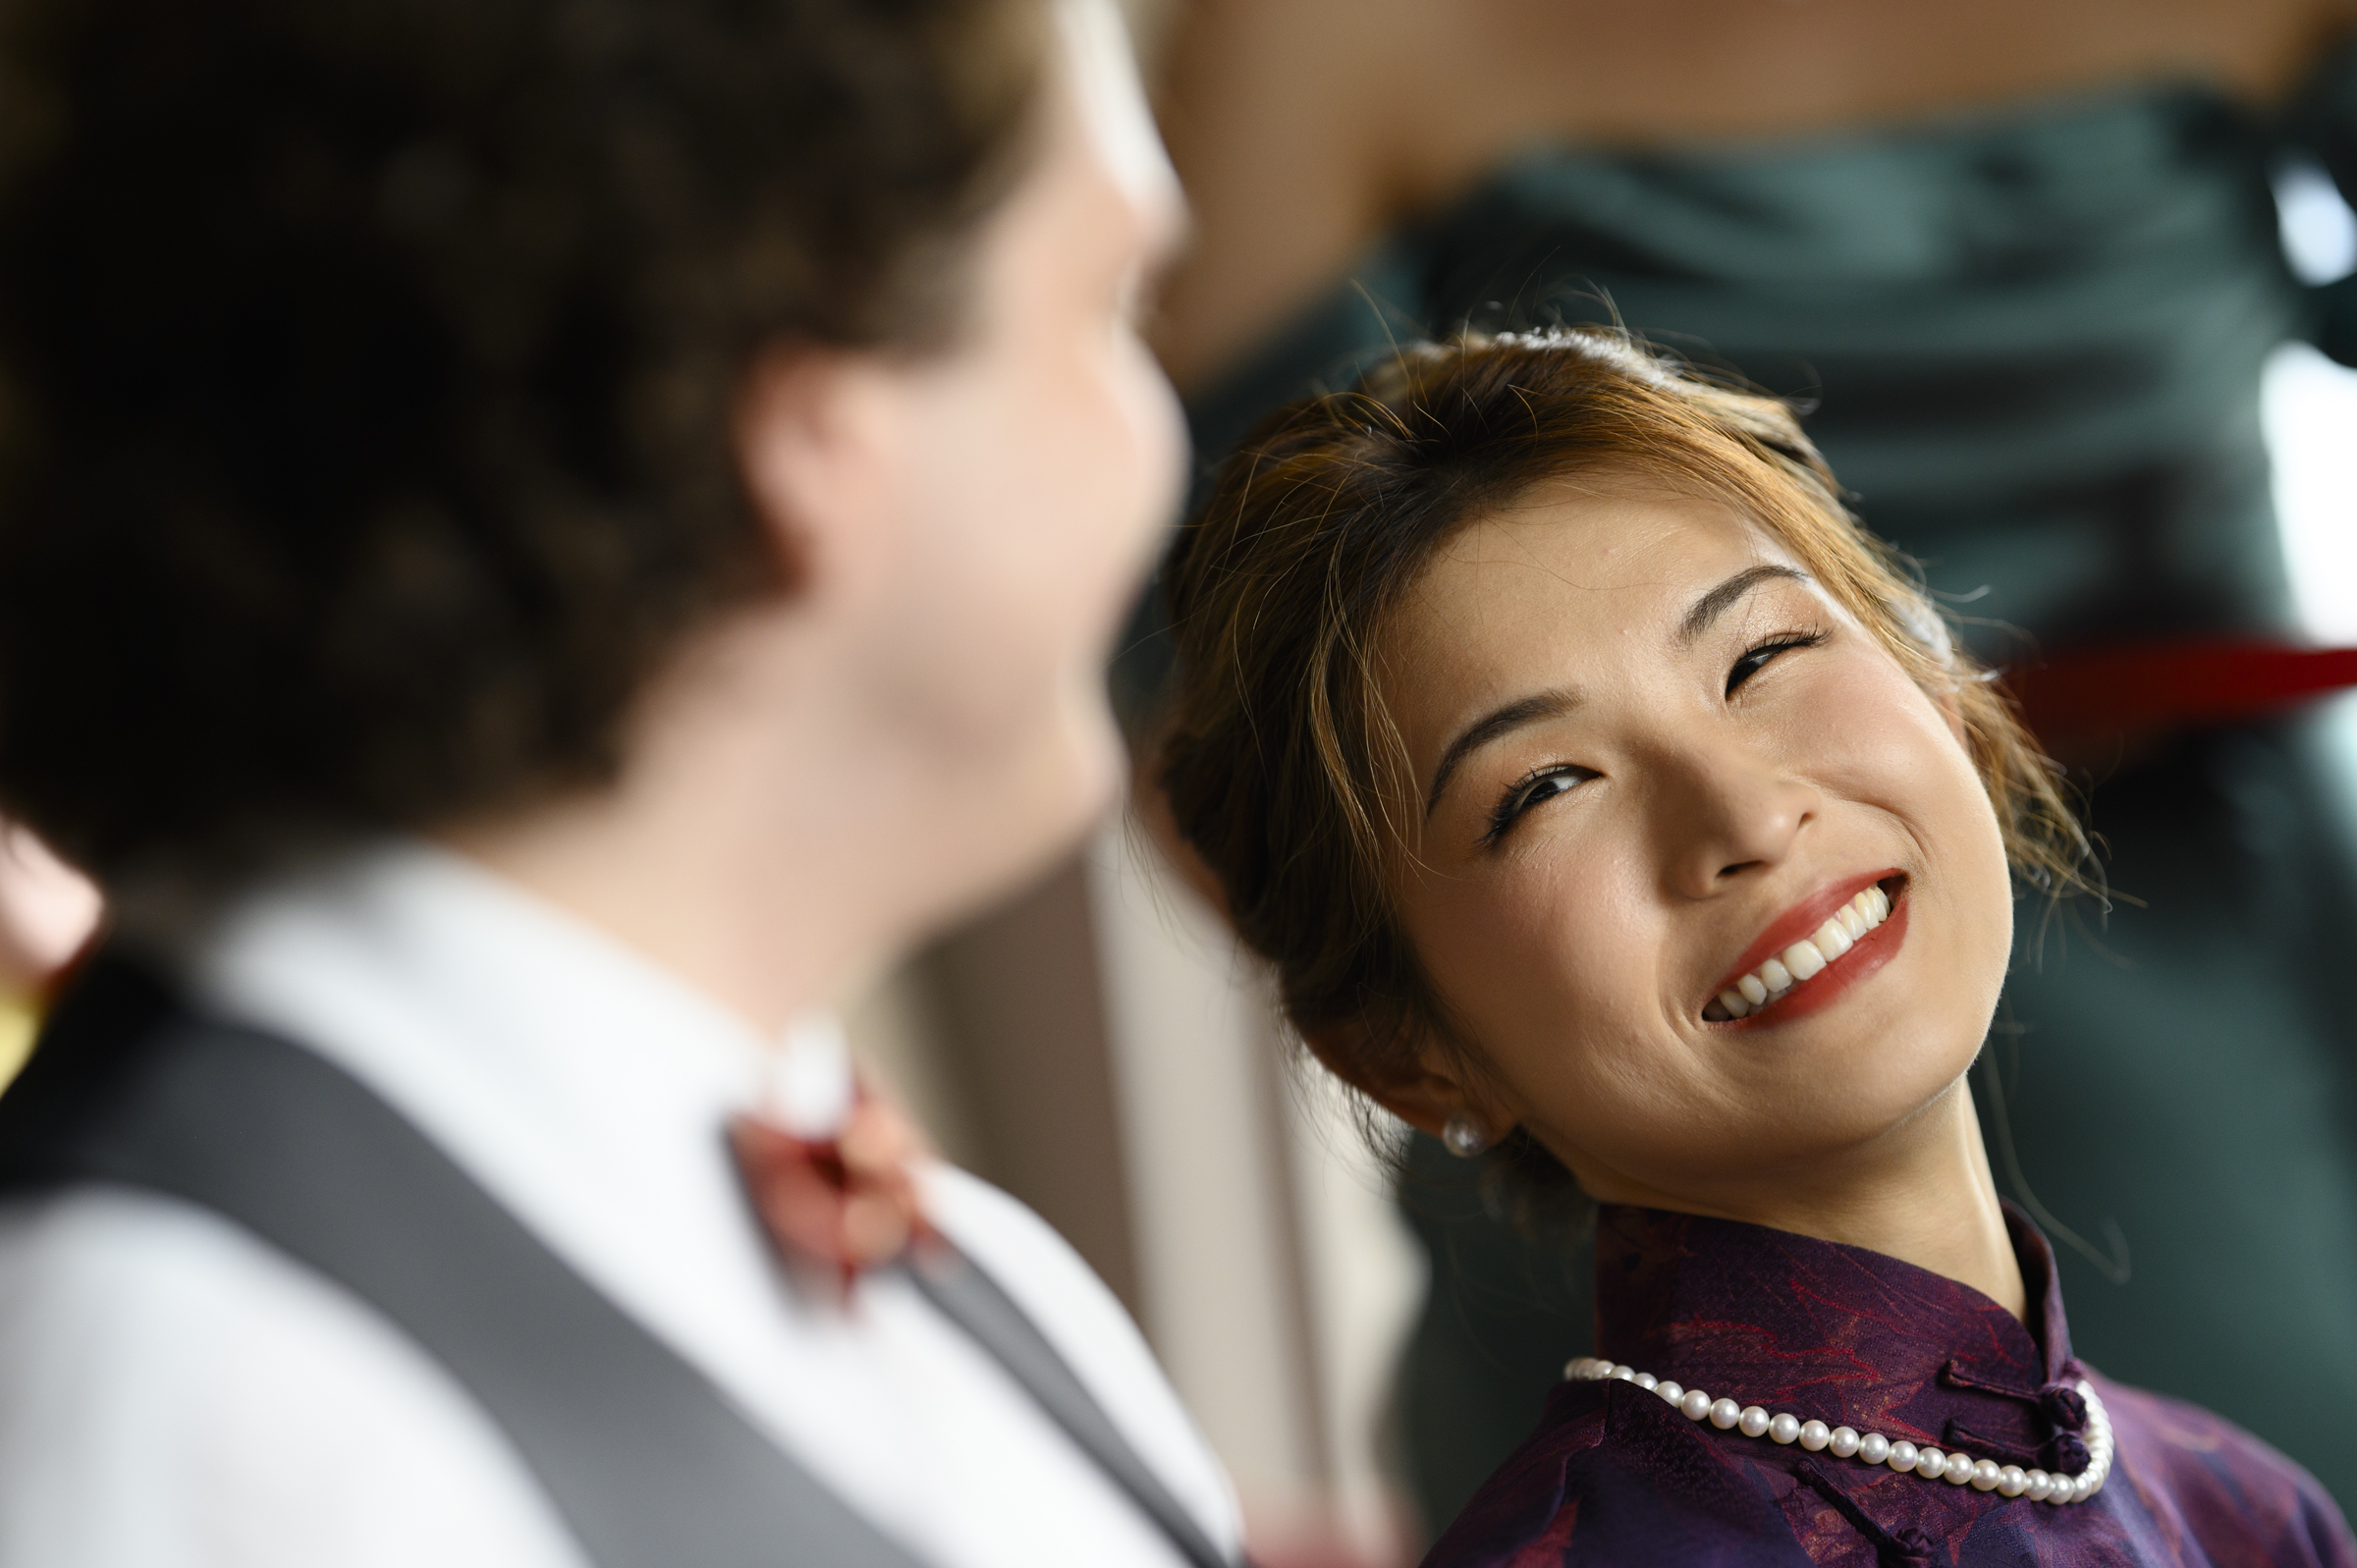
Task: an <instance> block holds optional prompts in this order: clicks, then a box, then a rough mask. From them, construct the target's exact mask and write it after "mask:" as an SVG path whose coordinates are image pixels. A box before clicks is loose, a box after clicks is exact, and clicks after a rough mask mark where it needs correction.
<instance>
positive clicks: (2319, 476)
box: [0, 0, 2357, 1568]
mask: <svg viewBox="0 0 2357 1568" xmlns="http://www.w3.org/2000/svg"><path fill="white" fill-rule="evenodd" d="M1130 8H1131V11H1132V15H1133V24H1134V27H1135V31H1136V34H1137V37H1138V39H1139V42H1140V47H1141V50H1142V51H1143V53H1144V55H1145V63H1146V67H1147V70H1148V73H1149V77H1150V78H1151V77H1152V76H1153V75H1154V74H1155V72H1156V70H1157V67H1158V65H1159V61H1160V51H1161V48H1162V46H1163V44H1164V42H1165V40H1166V39H1167V38H1168V37H1169V36H1170V29H1171V27H1173V25H1174V23H1175V22H1176V21H1178V20H1179V19H1178V18H1177V17H1176V16H1175V15H1174V13H1173V12H1172V10H1171V0H1130ZM2274 189H2275V196H2276V202H2277V208H2278V216H2279V220H2280V231H2281V243H2282V247H2283V251H2284V255H2285V257H2286V260H2287V262H2288V265H2289V267H2290V269H2291V270H2292V272H2293V273H2294V274H2295V275H2296V276H2297V277H2298V278H2300V279H2301V280H2303V281H2304V282H2307V283H2311V284H2321V283H2326V282H2330V281H2331V280H2334V279H2337V278H2340V277H2343V276H2346V275H2348V274H2349V273H2350V272H2351V271H2352V269H2353V268H2357V217H2352V214H2351V212H2350V209H2349V208H2348V206H2347V205H2346V204H2345V203H2344V202H2343V201H2342V200H2341V198H2340V196H2339V195H2338V193H2337V192H2336V191H2335V189H2334V188H2333V186H2332V183H2331V181H2330V178H2328V177H2327V175H2326V174H2325V173H2324V171H2323V170H2322V168H2320V167H2319V166H2317V165H2315V164H2313V163H2310V162H2304V161H2299V160H2296V159H2295V160H2289V161H2283V162H2281V163H2280V164H2279V166H2278V167H2277V168H2276V169H2275V174H2274ZM1637 324H1638V325H1642V323H1637ZM2263 414H2264V427H2265V435H2266V442H2267V448H2268V455H2269V457H2270V459H2271V460H2272V462H2273V480H2272V483H2273V490H2274V495H2275V501H2276V505H2277V509H2278V513H2279V517H2280V526H2281V530H2282V545H2283V550H2284V555H2285V559H2286V561H2287V563H2288V567H2289V571H2290V578H2291V583H2292V589H2293V594H2294V598H2295V601H2296V609H2297V616H2298V620H2299V630H2300V632H2301V633H2302V634H2303V635H2304V636H2305V637H2306V638H2307V639H2308V640H2311V641H2313V642H2316V643H2319V644H2352V645H2357V374H2352V373H2351V372H2349V371H2347V370H2344V369H2341V368H2339V367H2338V366H2336V365H2334V364H2333V363H2331V362H2330V361H2329V360H2327V359H2326V358H2325V357H2324V356H2323V355H2322V354H2320V353H2319V352H2318V351H2315V350H2314V349H2311V348H2308V347H2305V346H2304V345H2285V346H2283V347H2281V348H2278V349H2276V350H2275V351H2274V353H2273V356H2272V357H2271V358H2270V359H2269V360H2268V362H2267V365H2266V369H2265V375H2264V387H2263ZM2321 723H2322V724H2323V725H2324V727H2325V730H2326V731H2327V732H2328V733H2329V734H2330V735H2331V736H2333V737H2335V743H2336V744H2337V745H2339V746H2340V747H2341V748H2342V750H2343V752H2344V753H2345V757H2346V761H2347V764H2348V766H2347V771H2346V774H2345V777H2347V778H2349V779H2357V706H2352V705H2351V703H2350V702H2349V701H2348V700H2347V699H2334V705H2333V707H2332V708H2331V711H2330V714H2329V715H2328V716H2327V717H2326V718H2324V719H2323V720H2322V721H2321ZM94 918H95V899H94V898H93V897H92V895H91V894H90V893H89V892H88V890H87V889H86V888H85V887H84V886H82V884H81V883H80V881H79V879H77V878H76V877H74V875H73V874H72V873H71V872H69V871H67V870H66V869H65V868H63V867H61V866H58V865H57V864H56V863H55V862H54V861H53V860H51V859H50V858H49V857H48V856H47V855H46V854H45V852H44V851H42V850H41V848H40V847H39V845H38V844H37V843H35V842H33V841H32V840H31V839H30V838H27V836H25V835H24V834H22V833H21V832H17V831H13V830H12V831H10V832H8V834H7V835H6V838H5V840H4V841H0V993H5V1002H4V1003H0V1080H4V1079H5V1077H6V1076H7V1074H8V1073H9V1072H11V1071H13V1070H14V1067H15V1065H16V1064H17V1062H18V1061H19V1059H21V1056H22V1053H23V1051H24V1049H25V1047H26V1045H27V1043H28V1041H29V1039H30V1033H31V1028H32V1021H33V1017H34V1014H35V1012H36V1011H37V1007H38V998H39V996H40V993H41V989H42V987H43V985H44V984H45V983H46V980H47V978H48V977H49V976H51V975H52V974H53V973H54V971H55V970H56V968H57V966H58V965H59V964H60V963H62V962H63V961H65V959H66V958H67V957H68V955H69V954H70V953H71V952H72V951H73V949H74V948H75V946H77V945H78V943H79V942H80V940H81V938H82V935H83V933H85V932H86V931H87V929H88V928H89V925H90V922H91V921H92V920H93V919H94ZM850 1024H851V1032H852V1038H853V1041H854V1044H855V1047H856V1049H857V1050H858V1051H859V1053H860V1054H862V1055H863V1056H864V1057H865V1058H866V1060H867V1062H868V1063H869V1065H870V1068H871V1070H872V1071H874V1072H875V1073H876V1074H878V1075H879V1076H881V1077H882V1078H884V1079H886V1080H888V1081H889V1082H890V1083H891V1084H893V1085H894V1086H896V1087H897V1088H898V1090H899V1092H900V1093H901V1094H902V1095H903V1096H904V1099H905V1100H906V1101H907V1102H908V1103H909V1104H910V1105H911V1106H912V1108H914V1109H915V1110H916V1112H917V1113H918V1114H919V1115H920V1117H921V1118H922V1120H923V1121H924V1122H925V1124H926V1125H927V1126H928V1127H929V1128H930V1129H931V1130H932V1132H933V1134H934V1136H935V1137H936V1139H937V1140H938V1142H939V1144H940V1146H941V1147H942V1149H943V1150H944V1152H945V1153H946V1154H947V1155H948V1156H949V1157H950V1158H951V1159H953V1160H955V1161H957V1162H959V1163H961V1164H963V1165H965V1166H967V1167H968V1168H970V1169H972V1170H974V1171H976V1172H978V1173H980V1174H981V1175H983V1176H985V1177H987V1178H988V1179H990V1180H992V1181H995V1182H997V1183H998V1184H1000V1185H1002V1186H1004V1187H1006V1188H1007V1189H1009V1190H1010V1191H1012V1192H1014V1194H1015V1195H1017V1196H1018V1197H1020V1198H1022V1199H1023V1200H1024V1201H1025V1202H1027V1203H1029V1204H1030V1205H1031V1206H1032V1207H1034V1208H1035V1209H1037V1210H1038V1211H1039V1212H1040V1213H1041V1214H1042V1215H1044V1216H1045V1217H1047V1218H1048V1219H1049V1220H1050V1221H1051V1222H1053V1223H1054V1224H1056V1225H1057V1226H1058V1227H1059V1228H1060V1229H1061V1230H1062V1231H1063V1232H1064V1233H1065V1234H1066V1235H1067V1236H1069V1238H1070V1239H1071V1241H1072V1242H1073V1243H1074V1245H1075V1246H1077V1247H1078V1248H1079V1250H1080V1251H1081V1252H1082V1253H1083V1254H1084V1255H1085V1256H1086V1257H1087V1258H1088V1260H1089V1262H1090V1263H1091V1264H1092V1265H1094V1267H1095V1268H1096V1269H1097V1271H1099V1272H1100V1273H1101V1274H1102V1275H1103V1276H1104V1277H1105V1278H1106V1279H1107V1281H1109V1282H1110V1283H1111V1285H1112V1286H1113V1288H1114V1289H1115V1291H1116V1292H1117V1293H1118V1294H1119V1295H1120V1296H1121V1297H1122V1298H1123V1300H1124V1302H1126V1303H1127V1305H1128V1306H1129V1308H1130V1309H1131V1311H1132V1312H1133V1313H1134V1314H1135V1315H1136V1316H1137V1318H1138V1320H1139V1322H1140V1323H1141V1324H1142V1325H1144V1327H1145V1330H1146V1333H1147V1335H1148V1337H1149V1338H1150V1339H1151V1341H1152V1342H1153V1345H1154V1347H1155V1349H1156V1350H1157V1352H1158V1353H1159V1354H1160V1356H1161V1357H1162V1360H1163V1362H1164V1364H1165V1365H1166V1366H1167V1367H1168V1368H1169V1370H1170V1373H1171V1376H1172V1378H1173V1379H1174V1380H1175V1382H1176V1383H1177V1385H1178V1390H1179V1392H1180V1393H1181V1395H1182V1396H1183V1397H1184V1398H1185V1399H1186V1401H1187V1402H1188V1404H1189V1406H1190V1407H1191V1408H1192V1409H1193V1411H1194V1412H1195V1414H1196V1416H1197V1418H1198V1420H1199V1421H1200V1422H1201V1424H1202V1426H1203V1428H1204V1430H1205V1432H1206V1433H1207V1434H1208V1436H1209V1438H1210V1440H1211V1442H1212V1444H1213V1446H1214V1447H1215V1448H1216V1449H1217V1450H1218V1452H1219V1454H1220V1455H1221V1457H1222V1458H1223V1459H1224V1460H1225V1461H1226V1463H1227V1465H1228V1467H1229V1469H1230V1471H1231V1473H1232V1474H1233V1477H1234V1479H1235V1482H1236V1485H1237V1487H1238V1488H1239V1490H1240V1491H1241V1493H1242V1496H1243V1500H1244V1503H1245V1508H1246V1513H1247V1518H1248V1520H1249V1522H1250V1530H1251V1535H1252V1539H1253V1541H1254V1549H1255V1551H1256V1554H1257V1555H1258V1556H1259V1558H1260V1560H1261V1561H1262V1562H1263V1563H1265V1564H1266V1565H1268V1568H1345V1565H1347V1568H1393V1565H1398V1564H1403V1563H1406V1562H1410V1561H1412V1560H1414V1558H1415V1556H1416V1555H1417V1554H1418V1553H1419V1552H1420V1550H1421V1546H1422V1544H1423V1542H1424V1541H1425V1540H1426V1535H1427V1530H1428V1527H1429V1525H1431V1524H1433V1523H1436V1522H1438V1521H1428V1520H1425V1519H1423V1518H1420V1517H1419V1515H1418V1511H1417V1507H1416V1505H1415V1504H1414V1503H1412V1502H1411V1501H1410V1500H1409V1499H1410V1497H1411V1496H1412V1495H1413V1488H1412V1487H1410V1486H1409V1485H1408V1484H1407V1482H1406V1481H1405V1479H1404V1477H1405V1473H1406V1472H1405V1468H1404V1462H1403V1459H1402V1452H1403V1450H1402V1443H1401V1434H1400V1432H1399V1423H1398V1401H1397V1399H1396V1397H1395V1388H1396V1386H1397V1372H1398V1365H1399V1361H1400V1356H1401V1352H1402V1347H1403V1345H1404V1344H1405V1342H1406V1340H1407V1337H1408V1334H1409V1332H1410V1329H1411V1326H1412V1325H1413V1324H1414V1322H1415V1320H1416V1318H1417V1315H1418V1313H1419V1312H1420V1310H1421V1309H1422V1306H1423V1303H1424V1301H1425V1297H1426V1292H1427V1289H1428V1285H1429V1283H1430V1281H1429V1279H1428V1274H1429V1272H1430V1270H1429V1266H1428V1264H1427V1262H1426V1255H1425V1253H1424V1252H1423V1251H1422V1250H1421V1249H1420V1248H1419V1247H1418V1246H1417V1245H1416V1244H1415V1242H1414V1240H1413V1239H1412V1237H1411V1235H1410V1233H1409V1231H1408V1230H1407V1228H1406V1226H1405V1224H1404V1223H1403V1222H1402V1220H1401V1218H1400V1217H1399V1214H1398V1209H1397V1206H1396V1205H1395V1203H1394V1201H1393V1195H1392V1193H1391V1191H1390V1185H1389V1182H1390V1177H1389V1175H1388V1174H1387V1170H1386V1167H1385V1166H1384V1164H1383V1163H1382V1162H1380V1161H1379V1160H1378V1159H1377V1157H1376V1155H1375V1154H1374V1153H1373V1152H1372V1151H1371V1150H1370V1148H1369V1147H1368V1144H1367V1140H1366V1138H1365V1137H1364V1136H1363V1134H1362V1126H1361V1117H1360V1114H1359V1112H1358V1110H1357V1108H1354V1107H1352V1106H1350V1105H1348V1104H1346V1103H1345V1102H1344V1100H1343V1097H1342V1096H1341V1095H1340V1094H1339V1093H1338V1092H1337V1091H1335V1090H1334V1089H1332V1088H1331V1087H1330V1086H1328V1085H1327V1084H1326V1082H1325V1081H1324V1080H1322V1079H1321V1078H1319V1077H1317V1076H1315V1075H1313V1074H1310V1073H1306V1072H1302V1071H1300V1070H1297V1067H1296V1057H1295V1053H1294V1051H1293V1050H1292V1048H1291V1045H1290V1043H1289V1042H1288V1040H1287V1039H1286V1037H1285V1031H1284V1029H1283V1026H1282V1024H1281V1022H1280V1020H1279V1019H1278V1017H1277V1015H1276V1012H1275V1009H1274V1006H1273V1002H1272V997H1271V991H1270V987H1269V985H1268V983H1267V980H1266V977H1265V976H1264V975H1263V974H1262V973H1261V972H1260V970H1259V969H1258V968H1257V966H1256V965H1255V964H1254V963H1253V962H1252V961H1251V960H1249V959H1248V958H1246V957H1244V956H1243V955H1241V954H1239V953H1238V952H1237V951H1236V949H1235V947H1234V946H1233V943H1232V942H1231V941H1230V940H1229V938H1228V937H1227V935H1226V933H1225V931H1224V929H1223V928H1222V926H1221V925H1220V923H1219V922H1218V920H1217V919H1216V917H1214V916H1213V915H1212V914H1211V912H1210V911H1209V910H1208V909H1207V908H1206V907H1205V906H1204V905H1203V904H1202V903H1201V902H1200V900H1198V899H1197V898H1196V896H1195V895H1194V894H1193V893H1191V892H1188V891H1187V890H1186V889H1185V888H1184V887H1183V886H1181V885H1180V884H1179V883H1178V880H1177V879H1176V878H1175V877H1173V876H1172V875H1171V874H1170V872H1169V871H1168V869H1167V868H1166V866H1165V864H1164V863H1163V861H1162V860H1161V858H1160V856H1159V854H1158V852H1157V851H1156V850H1155V848H1154V847H1153V846H1152V843H1151V842H1150V840H1149V839H1148V838H1147V837H1146V836H1145V835H1144V834H1143V833H1141V832H1140V831H1139V830H1138V829H1137V828H1136V827H1135V826H1134V825H1133V824H1130V823H1119V824H1114V825H1112V826H1109V827H1107V828H1106V829H1105V830H1104V831H1103V832H1102V833H1100V834H1099V835H1098V837H1097V838H1095V839H1094V840H1093V841H1092V842H1091V843H1090V844H1089V845H1088V846H1087V847H1086V848H1085V850H1084V851H1083V852H1082V853H1080V854H1079V855H1077V856H1076V857H1074V858H1073V859H1072V860H1071V861H1070V862H1069V864H1067V865H1066V866H1064V867H1063V868H1061V869H1060V870H1059V871H1057V872H1056V873H1055V874H1054V875H1053V876H1051V877H1049V878H1048V879H1047V880H1045V881H1044V882H1043V883H1041V884H1040V885H1039V886H1038V887H1036V888H1035V889H1033V890H1032V891H1031V892H1028V893H1027V894H1025V895H1024V896H1022V897H1020V898H1018V899H1016V900H1014V902H1013V903H1011V904H1010V905H1008V906H1007V907H1005V908H1002V909H1000V910H997V911H995V912H993V913H991V914H990V915H988V916H987V917H985V918H983V919H980V920H977V921H975V922H973V923H972V924H971V925H970V926H968V927H967V928H966V929H963V930H961V931H959V932H957V933H955V934H953V935H951V936H949V937H948V938H946V939H945V940H943V941H942V942H940V943H939V944H937V945H936V946H934V947H933V948H932V949H930V950H929V951H927V952H925V953H923V954H922V955H921V956H919V957H918V958H917V959H915V960H914V961H913V962H911V963H909V964H907V965H906V966H904V967H903V968H902V969H900V970H898V971H896V972H894V973H892V974H889V975H885V976H882V977H879V979H878V980H877V981H876V983H875V984H874V986H873V987H872V989H871V990H870V991H869V992H868V994H867V995H866V996H865V997H864V998H863V999H862V1000H860V1001H859V1003H858V1005H857V1006H856V1007H855V1008H854V1009H853V1011H852V1014H851V1018H850ZM2049 1196H2050V1197H2051V1196H2053V1195H2052V1194H2050V1195H2049ZM2126 1239H2127V1240H2128V1241H2129V1242H2131V1243H2132V1242H2133V1241H2134V1240H2135V1237H2133V1236H2129V1237H2127V1238H2126ZM2350 1334H2351V1339H2352V1342H2357V1308H2352V1309H2351V1321H2350ZM1588 1348H1589V1347H1588V1346H1587V1345H1585V1344H1580V1343H1563V1344H1562V1345H1561V1346H1560V1347H1558V1348H1557V1349H1556V1350H1555V1351H1554V1352H1552V1354H1554V1355H1555V1356H1556V1357H1557V1358H1558V1359H1564V1358H1568V1357H1570V1356H1573V1355H1576V1354H1581V1353H1584V1352H1585V1351H1586V1350H1587V1349H1588ZM1530 1413H1531V1415H1532V1416H1533V1417H1535V1415H1536V1408H1535V1405H1534V1406H1533V1407H1532V1409H1531V1412H1530ZM2343 1502H2344V1506H2345V1505H2348V1504H2351V1503H2357V1499H2352V1498H2345V1497H2344V1498H2343Z"/></svg>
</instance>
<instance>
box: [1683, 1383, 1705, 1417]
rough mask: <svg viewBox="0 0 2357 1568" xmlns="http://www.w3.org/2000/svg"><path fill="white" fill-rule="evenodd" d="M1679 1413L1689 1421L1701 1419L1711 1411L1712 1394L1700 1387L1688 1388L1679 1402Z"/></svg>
mask: <svg viewBox="0 0 2357 1568" xmlns="http://www.w3.org/2000/svg"><path fill="white" fill-rule="evenodd" d="M1677 1413H1678V1414H1679V1415H1681V1416H1683V1417H1685V1418H1686V1419H1687V1420H1688V1421H1700V1420H1701V1419H1702V1418H1703V1417H1705V1416H1707V1415H1709V1414H1710V1413H1711V1396H1710V1395H1709V1394H1706V1393H1704V1392H1703V1391H1702V1390H1701V1389H1699V1388H1692V1389H1688V1390H1687V1392H1686V1396H1685V1398H1683V1399H1680V1400H1679V1401H1678V1402H1677Z"/></svg>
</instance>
